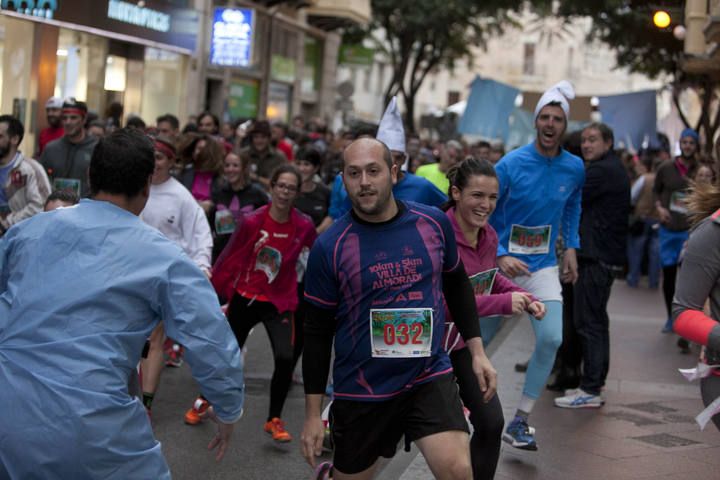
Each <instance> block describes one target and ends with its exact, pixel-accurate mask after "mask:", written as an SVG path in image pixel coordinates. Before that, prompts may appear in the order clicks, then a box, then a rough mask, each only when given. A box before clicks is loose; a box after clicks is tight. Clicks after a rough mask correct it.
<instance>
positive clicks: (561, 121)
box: [0, 82, 720, 479]
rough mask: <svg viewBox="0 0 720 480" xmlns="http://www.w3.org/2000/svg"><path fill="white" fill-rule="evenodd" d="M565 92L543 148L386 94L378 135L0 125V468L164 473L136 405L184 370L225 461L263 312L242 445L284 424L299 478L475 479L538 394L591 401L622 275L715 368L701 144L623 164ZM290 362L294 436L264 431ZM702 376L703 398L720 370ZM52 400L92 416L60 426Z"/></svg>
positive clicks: (56, 122)
mask: <svg viewBox="0 0 720 480" xmlns="http://www.w3.org/2000/svg"><path fill="white" fill-rule="evenodd" d="M573 97H574V91H573V88H572V86H571V85H570V84H569V83H568V82H560V83H559V84H557V85H555V86H554V87H552V88H551V89H549V90H548V91H546V92H545V94H544V95H543V96H542V97H541V98H540V100H539V102H538V104H537V106H536V109H535V113H534V116H535V127H536V132H537V136H536V139H535V140H534V141H533V142H531V143H529V144H528V145H525V146H520V147H518V148H513V149H508V151H507V152H506V149H505V147H504V146H503V145H502V144H501V143H499V142H484V141H481V142H477V143H473V144H467V143H463V142H462V141H459V140H448V141H445V142H441V141H430V140H425V139H421V138H419V137H417V136H412V135H406V133H405V130H404V128H403V122H402V119H401V115H400V111H399V109H398V106H397V103H396V100H395V99H394V98H393V99H392V101H391V102H390V104H389V105H388V106H387V109H386V111H385V114H384V115H383V117H382V119H380V122H379V127H378V128H377V129H375V128H373V129H363V128H359V129H355V130H350V129H348V130H343V131H340V132H338V133H334V132H332V131H331V130H330V129H329V128H328V127H327V125H326V124H325V123H324V122H323V121H322V120H320V119H304V118H301V117H296V118H294V119H293V120H292V123H291V124H290V125H286V124H283V123H269V122H267V121H265V120H247V121H238V122H234V123H227V122H221V121H220V120H219V119H218V117H217V116H216V115H214V114H212V113H210V112H203V113H201V114H199V115H197V116H195V117H193V118H191V119H190V120H189V121H188V122H187V123H186V124H185V125H184V126H182V128H181V123H180V121H179V120H178V118H176V117H175V116H173V115H172V114H166V115H163V116H160V117H158V118H157V119H155V121H154V123H152V122H150V121H146V120H148V119H145V120H144V119H141V118H139V117H137V116H130V117H129V118H128V119H127V122H126V125H124V126H121V125H120V124H119V118H120V117H119V116H118V115H109V116H108V117H107V118H106V119H100V118H97V116H96V115H95V116H94V115H92V114H91V113H89V112H88V109H87V106H86V105H85V104H84V103H83V102H79V101H76V100H74V99H72V98H70V99H66V100H61V99H58V98H55V97H53V98H51V99H49V100H48V101H47V103H46V112H47V121H48V124H49V127H48V128H46V129H44V130H43V131H42V132H40V135H39V141H38V145H37V146H36V147H35V146H28V145H25V144H23V143H22V142H23V137H24V126H23V125H22V124H21V123H20V122H19V121H18V120H17V119H15V118H14V117H12V116H9V115H3V116H0V383H2V384H3V385H4V387H3V392H4V393H3V394H2V396H0V398H3V403H4V404H5V405H11V407H10V408H11V410H13V411H12V412H10V414H9V420H7V421H4V424H5V426H6V427H7V428H2V429H0V478H23V477H24V476H26V475H28V474H29V473H30V472H32V473H33V474H38V472H39V471H45V472H48V476H49V477H57V476H59V477H60V478H71V477H72V478H110V477H111V476H112V475H116V477H117V478H130V477H132V478H145V477H147V478H150V477H152V478H169V471H168V468H167V465H166V464H165V461H164V459H163V458H162V454H161V453H160V449H159V446H158V444H157V442H155V441H154V439H153V436H152V432H151V422H152V410H153V408H162V405H159V404H157V403H156V404H154V403H153V401H154V398H155V396H156V393H157V389H158V387H159V385H160V379H161V373H162V371H163V369H164V367H165V366H169V367H179V366H181V365H182V364H183V362H184V360H187V362H188V363H189V364H190V366H191V368H192V372H193V376H194V377H195V378H196V380H197V381H198V384H199V386H200V392H199V394H198V397H197V399H196V400H195V402H194V403H193V404H192V405H188V409H187V411H186V412H185V415H184V418H178V421H184V422H185V423H186V424H188V425H196V424H198V423H200V422H202V421H204V420H208V419H209V420H214V421H215V422H216V423H217V424H218V431H217V434H216V436H215V437H214V439H213V441H212V446H213V447H218V450H219V453H218V458H221V457H222V456H223V454H224V453H225V450H226V448H227V443H228V441H229V438H230V434H231V433H232V424H233V423H234V422H235V421H237V420H238V419H239V418H240V416H241V415H242V407H243V388H244V387H243V376H242V368H243V362H244V355H243V353H242V349H243V347H244V346H245V343H246V341H247V339H248V336H249V335H250V333H251V331H252V329H253V328H254V327H255V326H256V325H257V324H259V323H262V324H263V326H264V329H265V331H266V332H267V336H268V337H269V339H270V347H271V349H272V353H273V359H274V372H273V376H272V380H271V383H270V392H269V395H268V398H269V404H268V413H267V418H266V421H265V423H264V424H263V425H262V426H258V429H260V428H262V429H263V430H264V431H265V432H267V433H268V434H269V435H270V437H271V438H272V440H273V441H276V442H290V441H292V440H293V439H294V436H295V435H298V434H299V435H300V443H301V446H300V448H301V450H302V454H303V455H304V456H305V458H306V459H307V461H308V462H309V463H310V464H311V465H313V466H315V459H316V457H317V456H318V455H320V454H321V452H322V449H323V444H325V445H326V446H327V445H328V444H329V445H331V448H332V450H333V464H334V465H333V468H332V469H330V468H329V467H327V466H326V467H323V470H322V474H329V473H330V472H329V471H328V470H332V471H333V475H334V478H347V476H348V475H353V477H352V478H372V476H373V475H374V474H375V470H376V469H377V465H378V460H379V458H380V457H392V456H393V455H394V454H395V451H396V449H397V447H398V445H399V444H400V443H401V441H403V439H404V442H405V445H409V444H410V443H412V442H414V443H415V444H416V445H417V446H418V448H419V449H420V451H421V452H422V453H423V455H424V456H425V458H426V460H427V462H428V465H429V467H430V469H431V470H432V472H433V473H434V474H435V475H436V477H438V478H452V479H455V478H457V479H468V478H475V479H491V478H493V477H494V475H495V469H496V466H497V462H498V458H499V455H500V446H501V441H505V442H507V443H508V444H509V445H511V446H513V447H516V448H520V449H524V450H533V451H534V450H538V449H539V445H538V442H537V440H536V431H535V428H534V427H532V426H531V423H532V422H531V414H532V411H533V407H534V404H535V402H536V400H537V399H538V398H539V397H540V395H541V394H542V392H543V390H544V389H545V388H546V387H547V388H548V389H550V390H555V391H559V392H562V394H561V395H560V396H558V397H557V398H556V399H555V405H556V406H557V407H560V408H599V407H601V406H602V405H603V404H604V403H605V400H604V398H603V395H602V391H603V387H604V385H605V380H606V377H607V374H608V370H609V364H610V336H609V318H608V314H607V303H608V300H609V297H610V292H611V287H612V284H613V282H614V280H615V279H617V278H625V280H626V282H627V285H628V286H630V287H632V288H641V282H642V279H643V278H644V274H647V284H646V285H645V284H644V283H643V285H642V286H643V288H644V287H647V288H650V289H658V288H660V287H661V288H662V293H663V295H664V299H665V304H666V309H667V318H663V319H658V332H660V331H661V330H662V331H663V332H673V331H675V332H677V333H678V334H680V335H682V336H681V337H679V338H678V346H679V348H680V349H681V351H682V352H683V353H690V352H691V351H692V345H691V344H690V343H689V342H688V340H689V341H690V342H694V343H696V344H698V345H701V346H702V349H701V350H700V352H701V358H702V359H703V361H704V362H706V363H707V364H709V365H717V364H718V362H720V326H719V325H718V323H717V320H718V319H720V313H719V312H720V290H718V289H719V288H720V287H718V286H717V285H719V284H718V279H719V278H720V248H718V247H717V245H718V244H719V243H718V240H719V239H720V238H719V235H720V210H718V209H720V188H719V187H718V186H717V171H716V166H717V164H718V160H720V159H718V158H717V155H718V154H719V153H720V151H719V150H720V144H719V145H717V146H716V148H715V150H714V156H713V155H710V156H703V155H702V154H701V152H702V151H703V149H702V148H701V147H702V145H701V138H700V137H699V136H698V134H697V133H696V132H695V131H694V130H691V129H686V130H685V131H683V132H682V134H681V137H680V139H679V145H678V146H679V155H676V156H673V155H672V154H671V150H673V147H674V146H673V145H671V144H670V142H668V141H667V139H666V138H664V139H663V138H661V139H660V140H661V141H660V142H659V145H660V147H658V148H651V149H646V150H644V151H642V152H638V153H637V154H631V153H630V152H622V151H616V150H615V149H614V146H615V140H614V135H613V131H612V130H611V129H610V128H609V127H608V126H607V125H605V124H602V123H591V124H588V125H586V126H585V127H584V128H583V129H582V130H581V131H579V132H575V133H574V134H572V133H570V132H568V131H567V125H568V120H569V117H570V107H569V100H570V99H572V98H573ZM116 110H117V108H116ZM663 140H664V141H663ZM30 151H32V152H33V155H30V154H29V152H30ZM22 152H28V154H23V153H22ZM74 205H76V206H74ZM73 206H74V207H73ZM62 207H64V208H62ZM67 207H73V208H67ZM51 210H55V212H53V213H43V214H41V212H43V211H51ZM31 217H32V218H31ZM15 225H17V227H15ZM716 228H718V230H715V229H716ZM40 252H42V255H41V254H40ZM39 257H41V258H42V259H40V258H39ZM98 265H103V268H99V267H98ZM40 277H42V280H41V279H40ZM676 285H677V288H676ZM38 286H40V287H41V288H38ZM221 306H222V307H221ZM512 315H524V316H527V318H528V320H527V321H528V322H531V324H532V328H533V330H534V333H535V345H534V350H533V353H532V356H531V357H530V359H529V361H528V362H527V364H520V365H518V366H517V367H518V368H519V369H521V370H525V371H526V380H525V384H524V388H523V391H522V395H521V397H520V399H519V401H518V403H517V408H516V410H515V413H514V415H513V417H512V418H509V419H505V418H504V416H503V410H502V406H501V403H500V399H499V397H498V395H497V393H496V389H497V382H498V381H502V379H499V380H498V378H497V375H496V372H495V370H494V368H493V366H492V364H491V363H490V361H489V359H488V357H487V356H486V354H485V348H486V347H487V344H488V342H490V341H491V340H492V338H493V337H494V335H495V333H496V332H497V331H498V329H499V328H500V327H501V324H502V322H503V321H504V319H506V318H508V317H510V316H512ZM29 318H32V320H29ZM80 318H82V319H84V324H87V322H88V320H92V322H94V324H93V326H92V327H91V328H90V329H87V328H85V329H83V328H79V327H78V326H77V325H73V320H74V319H80ZM39 345H42V346H43V348H42V349H41V352H42V355H41V354H40V353H38V349H37V347H38V346H39ZM499 355H502V350H500V352H499ZM301 358H302V381H303V382H304V388H305V393H306V412H305V414H306V420H305V424H304V425H303V426H302V428H301V426H300V425H290V426H288V425H286V423H285V422H284V421H283V408H284V404H285V400H286V398H287V395H288V391H289V389H290V386H291V383H292V381H293V375H294V372H295V371H296V366H297V364H298V362H299V360H300V359H301ZM67 359H73V361H71V362H70V361H68V360H67ZM331 367H332V380H330V381H329V380H328V379H329V377H330V371H331ZM553 372H554V376H553ZM704 377H705V378H703V384H702V385H703V387H702V395H703V401H704V402H705V404H706V405H709V404H710V403H711V402H712V401H713V400H714V399H715V398H717V397H720V380H719V379H718V376H716V375H714V373H713V372H712V371H708V372H704ZM130 395H134V396H136V397H137V398H139V399H140V400H141V401H140V402H138V401H135V400H132V399H131V397H130ZM328 396H329V397H330V398H326V397H328ZM326 401H327V402H331V403H330V407H329V410H328V409H325V412H323V403H324V402H326ZM15 404H23V405H24V406H25V407H23V409H18V408H13V407H12V405H15ZM66 405H72V407H71V408H72V409H73V411H75V412H85V413H78V414H77V415H74V416H72V417H67V415H65V416H64V417H63V418H64V420H63V424H65V425H67V428H60V427H59V426H57V423H58V422H57V421H56V420H55V418H56V417H57V416H59V415H63V412H65V411H66V410H67V407H66ZM143 407H144V408H143ZM138 412H142V415H140V414H139V413H138ZM328 412H329V413H328ZM713 413H714V412H713ZM710 416H712V415H710ZM98 417H102V418H98ZM328 419H329V420H328ZM713 421H715V423H716V424H717V425H718V427H720V419H719V418H718V417H715V418H713ZM110 425H112V427H110ZM469 426H471V428H472V435H469V433H470V428H469ZM188 428H191V427H188ZM106 430H108V431H106ZM109 430H112V431H109ZM8 432H10V433H8ZM78 437H82V441H78V440H77V438H78ZM58 438H60V439H63V440H58ZM139 439H141V440H139ZM49 441H51V442H52V444H48V443H47V442H49ZM63 441H64V442H66V443H63ZM93 442H95V443H93ZM30 444H32V445H34V446H35V447H36V448H34V449H33V450H34V451H35V450H36V451H37V453H35V452H28V451H27V449H26V448H24V447H23V449H20V445H30ZM111 444H112V445H113V447H112V448H102V447H100V446H98V445H111ZM61 445H76V448H74V449H73V450H72V451H70V450H68V449H67V448H63V447H61ZM38 455H40V457H38ZM38 469H40V470H38ZM43 469H45V470H43ZM41 476H42V475H41Z"/></svg>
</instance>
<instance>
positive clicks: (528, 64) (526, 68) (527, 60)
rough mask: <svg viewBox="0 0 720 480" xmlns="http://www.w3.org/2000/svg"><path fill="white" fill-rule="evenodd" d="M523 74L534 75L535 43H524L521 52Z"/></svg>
mask: <svg viewBox="0 0 720 480" xmlns="http://www.w3.org/2000/svg"><path fill="white" fill-rule="evenodd" d="M523 74H524V75H535V44H534V43H526V44H525V49H524V52H523Z"/></svg>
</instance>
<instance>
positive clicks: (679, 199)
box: [669, 191, 688, 215]
mask: <svg viewBox="0 0 720 480" xmlns="http://www.w3.org/2000/svg"><path fill="white" fill-rule="evenodd" d="M686 197H687V194H686V193H685V192H680V191H677V192H673V193H672V194H671V195H670V206H669V209H670V211H671V212H676V213H682V214H683V215H684V214H686V213H687V212H688V210H687V204H686V203H685V200H686Z"/></svg>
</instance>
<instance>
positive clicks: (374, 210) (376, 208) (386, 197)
mask: <svg viewBox="0 0 720 480" xmlns="http://www.w3.org/2000/svg"><path fill="white" fill-rule="evenodd" d="M391 193H392V189H391V188H388V189H387V190H386V191H385V192H380V191H378V192H377V200H376V202H375V204H374V205H372V206H367V207H366V206H363V205H362V204H361V203H360V198H359V197H358V198H357V200H356V201H355V202H352V204H353V208H355V209H357V210H358V211H360V212H361V213H363V214H365V215H377V214H379V213H381V212H382V211H383V210H385V209H386V208H387V205H388V203H389V202H390V195H391Z"/></svg>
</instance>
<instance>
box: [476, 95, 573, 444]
mask: <svg viewBox="0 0 720 480" xmlns="http://www.w3.org/2000/svg"><path fill="white" fill-rule="evenodd" d="M574 96H575V93H574V91H573V88H572V85H570V84H569V83H568V82H566V81H562V82H560V83H558V84H557V85H555V86H554V87H552V88H551V89H550V90H548V91H547V92H545V93H544V94H543V96H542V97H541V98H540V101H539V102H538V104H537V106H536V108H535V129H536V130H537V138H536V139H535V141H534V142H532V143H530V144H528V145H525V146H524V147H521V148H519V149H517V150H514V151H512V152H510V153H508V154H507V155H505V156H504V157H503V158H502V160H500V162H499V163H498V164H497V165H496V167H495V168H496V171H497V175H498V180H499V182H500V192H499V196H498V201H497V208H496V209H495V213H493V216H492V218H491V219H490V222H491V224H492V226H493V227H494V228H495V230H497V233H498V240H499V245H498V253H497V255H498V266H499V267H500V268H501V269H502V271H503V273H504V274H505V275H506V276H508V277H510V278H511V279H512V280H513V281H514V282H515V283H516V284H517V285H519V286H520V287H521V288H523V289H524V290H526V291H528V292H530V293H532V294H533V295H535V296H536V297H537V298H539V299H540V300H541V301H542V302H543V303H544V304H545V305H546V308H547V314H546V315H545V318H544V319H543V320H542V321H539V320H536V319H534V318H532V317H531V318H530V321H531V322H532V325H533V330H534V331H535V351H534V352H533V355H532V357H531V358H530V362H529V363H528V370H527V377H526V379H525V387H524V389H523V395H522V398H521V400H520V404H519V406H518V409H517V412H516V414H515V418H514V419H513V421H512V422H511V423H510V424H509V425H508V426H507V429H506V431H505V434H504V435H503V440H505V441H506V442H507V443H509V444H511V445H512V446H513V447H516V448H522V449H524V450H537V443H536V442H535V430H534V429H533V428H532V427H530V426H529V425H528V416H529V414H530V412H531V411H532V409H533V406H534V404H535V401H536V400H537V398H538V397H539V396H540V393H541V392H542V389H543V387H544V385H545V383H546V381H547V378H548V376H549V375H550V371H551V370H552V366H553V363H554V362H555V354H556V352H557V349H558V347H559V346H560V344H561V343H562V294H561V287H560V276H562V279H563V281H565V282H571V283H575V281H576V280H577V275H578V274H577V271H578V268H577V257H576V254H575V249H577V248H579V247H580V238H579V234H578V228H579V224H580V204H581V200H582V187H583V183H584V181H585V169H584V167H583V162H582V160H581V159H580V158H578V157H576V156H575V155H572V154H571V153H569V152H567V151H565V150H563V149H562V148H561V147H560V145H561V144H562V141H563V136H564V134H565V130H566V129H567V122H568V117H569V112H570V106H569V103H568V99H572V98H574ZM560 230H562V235H563V239H564V241H565V246H566V247H567V251H566V253H565V255H564V257H563V261H562V265H561V266H560V270H559V269H558V262H557V256H556V253H555V240H556V239H557V236H558V233H559V231H560Z"/></svg>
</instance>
